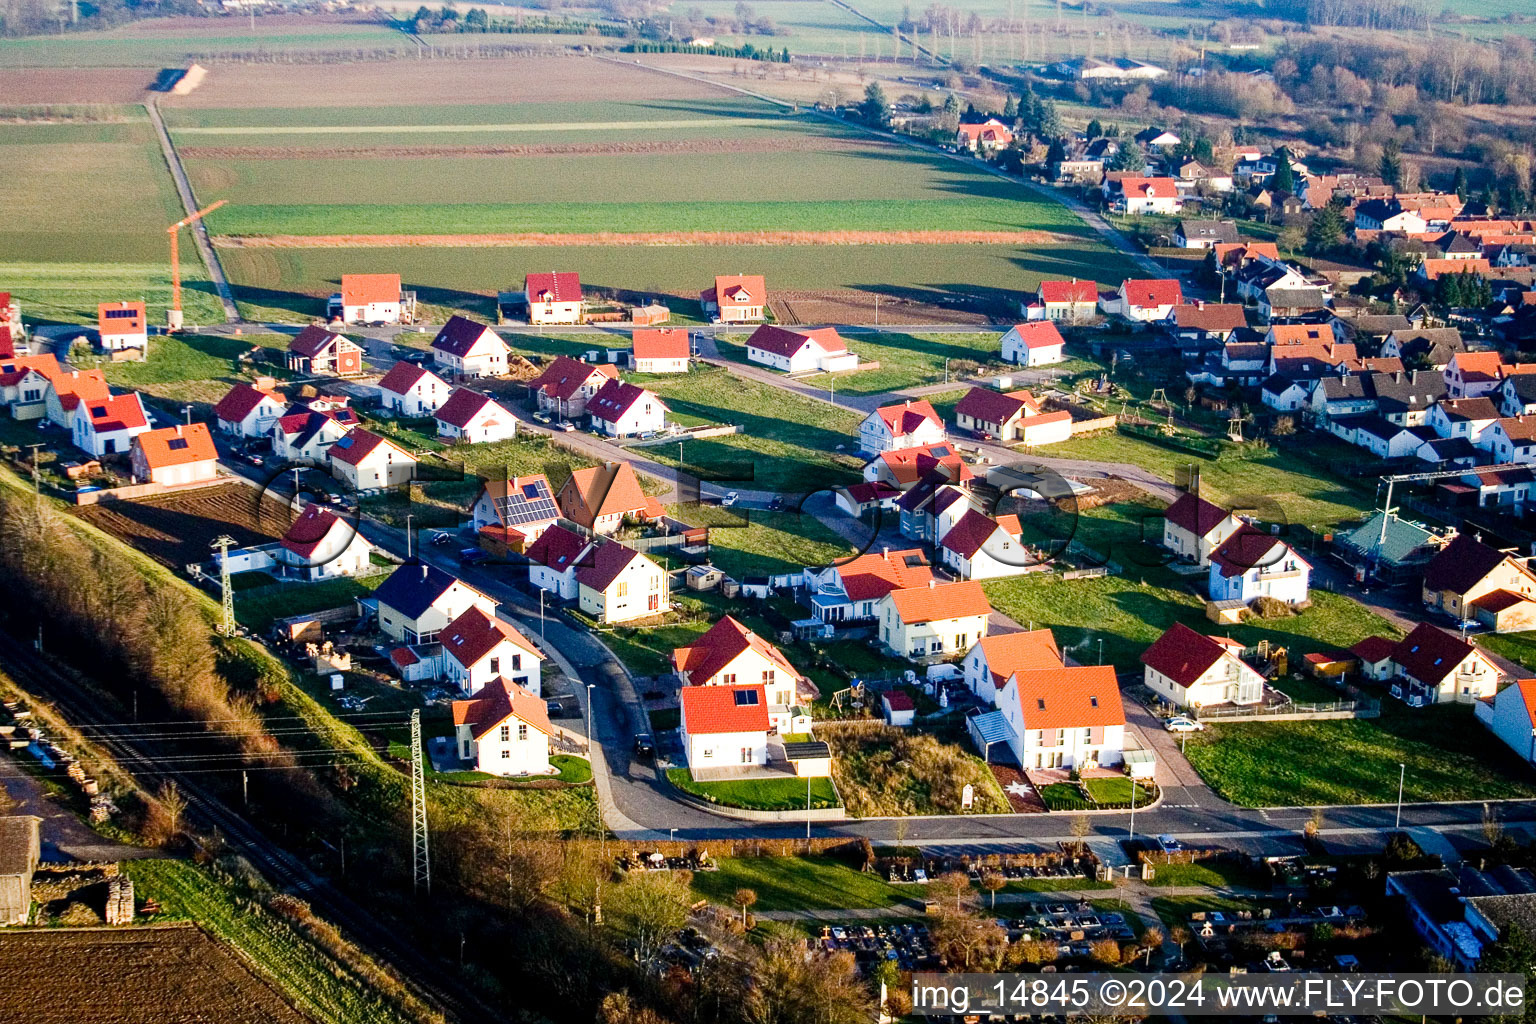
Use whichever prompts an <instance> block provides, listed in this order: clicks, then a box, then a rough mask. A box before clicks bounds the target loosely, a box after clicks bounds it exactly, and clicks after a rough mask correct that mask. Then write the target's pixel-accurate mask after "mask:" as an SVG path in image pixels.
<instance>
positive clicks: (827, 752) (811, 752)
mask: <svg viewBox="0 0 1536 1024" xmlns="http://www.w3.org/2000/svg"><path fill="white" fill-rule="evenodd" d="M784 756H785V757H786V758H788V759H789V760H791V761H809V760H813V759H815V758H818V757H831V756H832V748H831V747H830V746H828V745H827V744H826V743H825V742H823V741H821V740H811V741H810V742H807V743H786V744H784Z"/></svg>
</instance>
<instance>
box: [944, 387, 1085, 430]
mask: <svg viewBox="0 0 1536 1024" xmlns="http://www.w3.org/2000/svg"><path fill="white" fill-rule="evenodd" d="M1042 414H1043V410H1042V409H1041V407H1040V403H1039V401H1038V400H1036V398H1035V396H1034V395H1033V394H1031V393H1030V392H1028V391H1010V392H1007V393H1006V394H1005V393H1003V392H1001V391H993V390H992V389H991V388H971V390H969V391H967V392H966V393H965V395H964V397H962V398H961V399H960V401H959V402H957V403H956V404H955V425H956V426H957V427H959V428H960V429H961V430H964V431H968V432H969V433H972V434H976V435H979V436H981V437H984V438H996V439H997V440H999V441H1002V442H1004V443H1007V442H1009V441H1017V440H1020V439H1022V437H1023V435H1024V425H1025V423H1026V422H1028V420H1029V419H1030V418H1033V417H1038V416H1040V415H1042ZM1066 415H1067V421H1068V423H1069V424H1070V422H1071V418H1072V416H1071V413H1067V414H1066Z"/></svg>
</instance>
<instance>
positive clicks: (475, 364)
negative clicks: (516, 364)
mask: <svg viewBox="0 0 1536 1024" xmlns="http://www.w3.org/2000/svg"><path fill="white" fill-rule="evenodd" d="M511 351H512V350H511V349H510V348H509V347H508V346H507V343H506V342H505V341H502V340H501V335H499V334H497V333H496V332H495V331H493V330H491V329H490V328H489V327H487V326H485V325H484V324H477V323H475V322H474V321H473V320H470V319H468V318H467V317H462V316H451V317H449V318H448V322H447V323H445V324H443V326H442V329H441V330H439V331H438V332H437V337H435V338H433V339H432V362H433V363H434V364H436V365H437V366H438V367H439V368H440V369H442V370H444V371H446V372H447V373H449V374H451V375H453V376H455V377H460V378H463V377H501V376H505V374H506V372H507V355H508V353H510V352H511Z"/></svg>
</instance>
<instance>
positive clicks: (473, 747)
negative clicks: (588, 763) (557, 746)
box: [453, 679, 555, 775]
mask: <svg viewBox="0 0 1536 1024" xmlns="http://www.w3.org/2000/svg"><path fill="white" fill-rule="evenodd" d="M453 729H454V739H455V742H456V743H457V746H458V751H459V759H460V760H461V761H472V762H474V765H475V770H477V771H481V772H485V773H486V774H487V775H550V774H553V770H552V769H551V768H550V765H549V741H550V737H552V736H553V735H554V734H555V730H554V727H553V726H551V725H550V724H549V707H548V706H547V705H546V704H545V703H544V701H543V700H542V699H541V698H540V697H539V696H538V695H537V694H535V693H531V692H529V691H528V690H526V689H524V688H523V687H521V686H518V685H517V684H516V683H514V682H511V681H510V680H506V679H497V680H495V681H493V682H492V683H491V684H490V685H488V686H486V687H485V688H484V689H483V690H482V691H481V695H480V696H478V697H476V698H474V699H472V700H456V701H454V702H453Z"/></svg>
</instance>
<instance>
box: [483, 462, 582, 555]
mask: <svg viewBox="0 0 1536 1024" xmlns="http://www.w3.org/2000/svg"><path fill="white" fill-rule="evenodd" d="M559 518H560V509H559V507H558V506H557V505H556V504H555V499H554V494H553V492H552V491H551V490H550V487H549V480H548V478H546V477H545V476H544V474H543V473H530V474H528V475H527V476H512V477H491V478H490V479H488V480H486V481H485V484H484V485H483V486H482V487H481V488H480V493H479V494H478V495H476V496H475V500H474V502H473V504H471V505H470V507H469V524H470V527H471V528H472V529H473V530H474V531H475V532H476V533H480V532H481V531H483V530H488V529H489V530H496V531H498V532H500V536H501V539H503V540H505V541H507V546H508V547H509V548H510V549H511V550H513V551H523V550H525V549H526V545H528V544H531V543H533V542H534V541H535V540H537V539H538V538H539V535H540V534H542V533H543V532H544V531H545V530H547V529H549V528H550V527H551V526H553V525H554V524H555V523H556V522H557V521H558V520H559Z"/></svg>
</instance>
